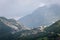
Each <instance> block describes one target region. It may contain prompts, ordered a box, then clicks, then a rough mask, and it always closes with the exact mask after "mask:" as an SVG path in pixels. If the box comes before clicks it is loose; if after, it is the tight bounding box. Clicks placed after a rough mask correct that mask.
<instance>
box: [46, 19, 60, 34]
mask: <svg viewBox="0 0 60 40" xmlns="http://www.w3.org/2000/svg"><path fill="white" fill-rule="evenodd" d="M45 31H47V32H55V33H60V20H58V21H57V22H55V23H54V24H52V25H51V26H49V27H47V28H45Z"/></svg>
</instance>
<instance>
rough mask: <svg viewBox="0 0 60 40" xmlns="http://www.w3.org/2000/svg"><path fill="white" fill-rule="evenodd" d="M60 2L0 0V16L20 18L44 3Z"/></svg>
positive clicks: (59, 1) (58, 2)
mask: <svg viewBox="0 0 60 40" xmlns="http://www.w3.org/2000/svg"><path fill="white" fill-rule="evenodd" d="M54 3H56V4H60V0H0V16H5V17H8V18H11V17H13V18H17V17H18V18H20V17H23V16H25V15H28V14H30V13H31V12H32V11H34V10H35V9H36V8H38V7H40V6H43V5H44V4H46V5H48V4H54Z"/></svg>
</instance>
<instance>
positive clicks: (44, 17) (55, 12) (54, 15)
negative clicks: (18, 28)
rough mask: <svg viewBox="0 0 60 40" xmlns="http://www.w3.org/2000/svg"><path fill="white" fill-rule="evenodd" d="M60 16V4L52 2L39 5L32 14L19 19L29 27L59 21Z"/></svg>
mask: <svg viewBox="0 0 60 40" xmlns="http://www.w3.org/2000/svg"><path fill="white" fill-rule="evenodd" d="M59 17H60V6H59V5H57V4H52V5H49V6H44V7H39V8H37V9H36V10H35V11H34V12H32V14H29V15H27V16H25V17H22V18H21V19H19V20H18V21H20V22H22V23H23V24H24V25H26V26H29V27H31V28H32V27H39V26H48V25H51V24H53V23H54V22H55V21H57V20H58V19H60V18H59Z"/></svg>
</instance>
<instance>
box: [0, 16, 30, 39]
mask: <svg viewBox="0 0 60 40" xmlns="http://www.w3.org/2000/svg"><path fill="white" fill-rule="evenodd" d="M24 30H30V28H28V27H25V26H24V25H22V24H21V23H19V22H18V21H16V20H14V19H6V18H5V17H0V40H14V39H15V38H14V37H13V36H15V34H16V35H18V32H20V33H19V35H20V34H21V33H22V31H24ZM23 33H24V32H23ZM12 38H14V39H12Z"/></svg>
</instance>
